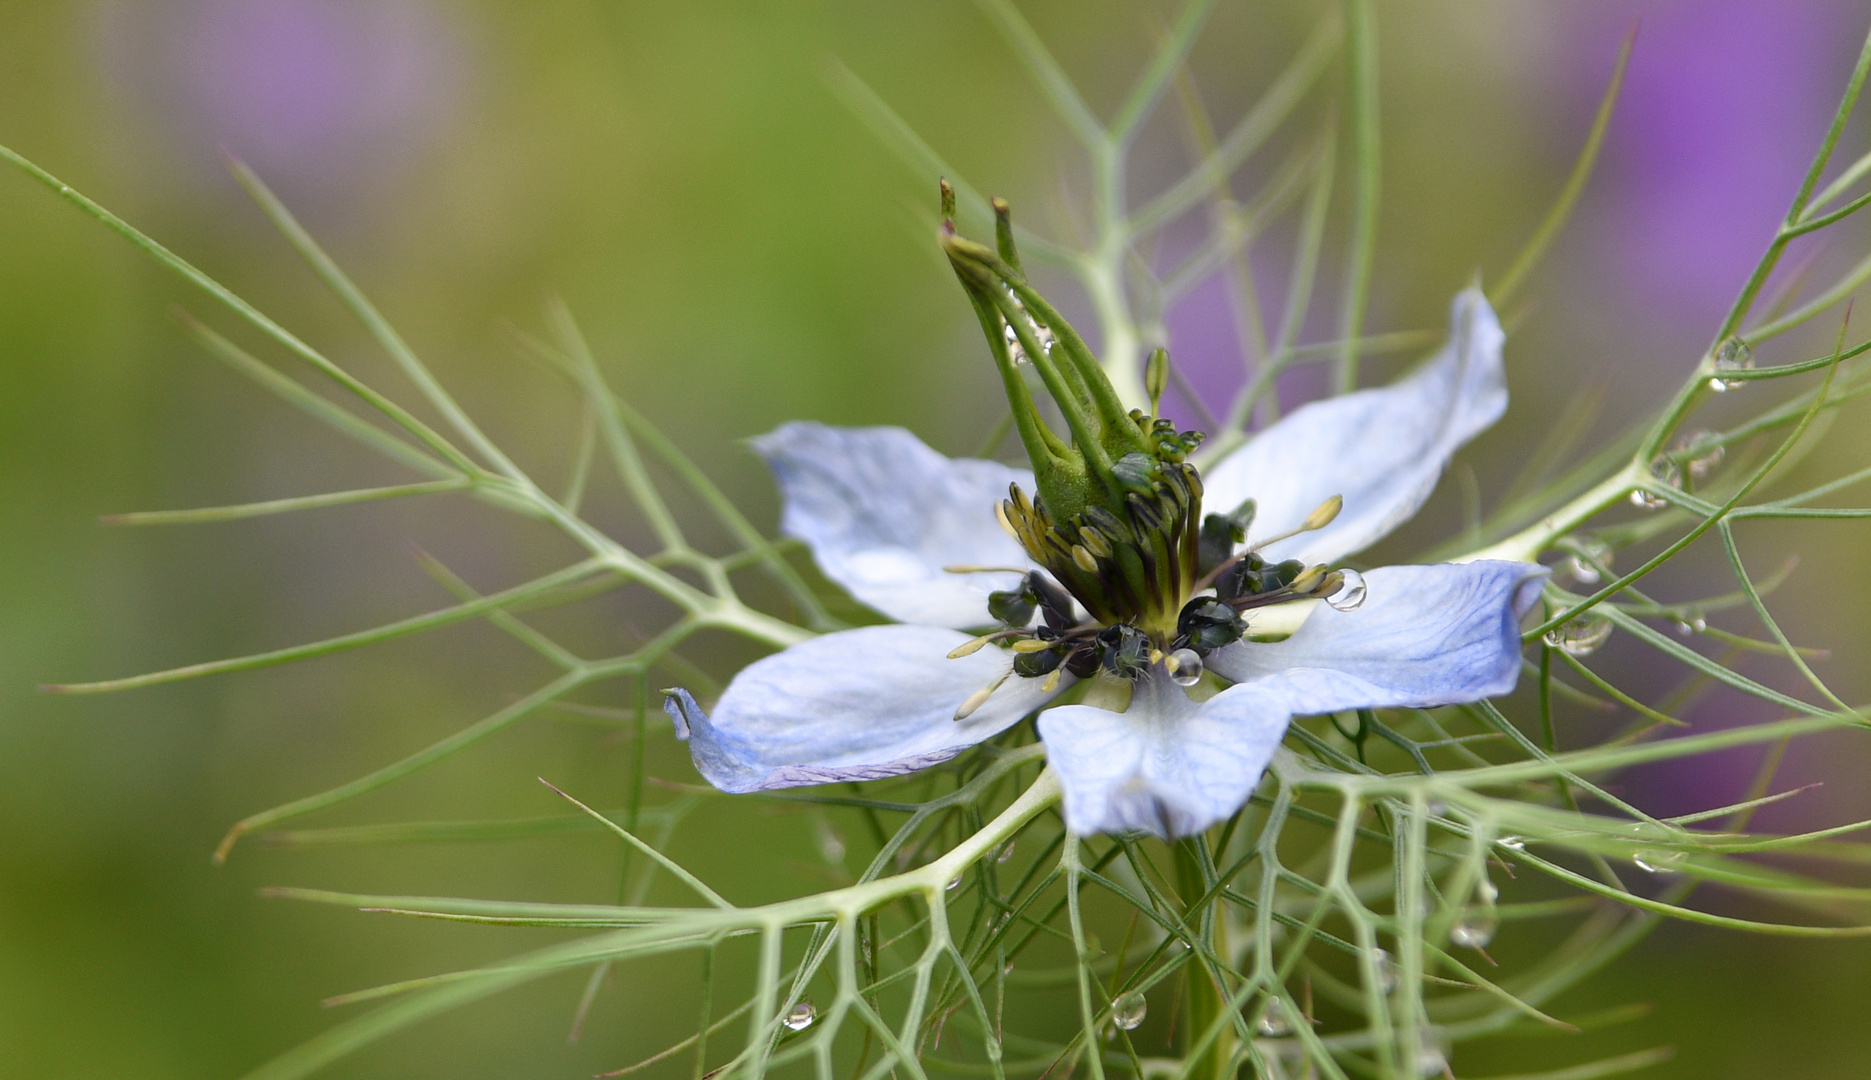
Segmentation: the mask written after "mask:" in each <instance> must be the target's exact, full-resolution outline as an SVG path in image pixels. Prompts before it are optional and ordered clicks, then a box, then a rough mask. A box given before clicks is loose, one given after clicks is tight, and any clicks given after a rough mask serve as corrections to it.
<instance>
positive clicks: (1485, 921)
mask: <svg viewBox="0 0 1871 1080" xmlns="http://www.w3.org/2000/svg"><path fill="white" fill-rule="evenodd" d="M1500 925H1501V921H1500V919H1499V918H1497V917H1496V916H1495V914H1494V913H1493V912H1492V911H1471V912H1467V913H1465V914H1464V915H1463V916H1462V917H1461V918H1459V919H1457V920H1455V925H1453V926H1451V927H1449V944H1451V945H1459V946H1460V947H1462V948H1464V949H1485V948H1487V946H1488V942H1490V941H1493V940H1494V932H1495V931H1496V930H1498V929H1500Z"/></svg>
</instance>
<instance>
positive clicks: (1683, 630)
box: [1676, 612, 1709, 637]
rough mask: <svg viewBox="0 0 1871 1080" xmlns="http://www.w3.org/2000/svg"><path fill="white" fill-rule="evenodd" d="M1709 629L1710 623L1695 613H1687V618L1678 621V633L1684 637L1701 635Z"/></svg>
mask: <svg viewBox="0 0 1871 1080" xmlns="http://www.w3.org/2000/svg"><path fill="white" fill-rule="evenodd" d="M1708 628H1709V621H1708V620H1707V619H1704V618H1703V617H1702V616H1701V615H1699V614H1697V613H1695V612H1687V613H1686V617H1685V618H1681V619H1678V620H1676V632H1677V633H1679V634H1681V635H1682V636H1684V637H1688V636H1689V635H1691V634H1700V633H1701V632H1702V631H1704V630H1707V629H1708Z"/></svg>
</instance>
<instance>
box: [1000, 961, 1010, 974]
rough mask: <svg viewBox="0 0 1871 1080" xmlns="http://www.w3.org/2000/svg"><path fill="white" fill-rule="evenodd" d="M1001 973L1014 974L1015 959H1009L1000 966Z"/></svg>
mask: <svg viewBox="0 0 1871 1080" xmlns="http://www.w3.org/2000/svg"><path fill="white" fill-rule="evenodd" d="M1000 973H1001V974H1002V975H1012V974H1013V961H1012V960H1009V961H1007V962H1006V963H1005V964H1002V965H1001V966H1000Z"/></svg>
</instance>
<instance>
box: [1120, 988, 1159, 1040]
mask: <svg viewBox="0 0 1871 1080" xmlns="http://www.w3.org/2000/svg"><path fill="white" fill-rule="evenodd" d="M1149 1012H1150V1003H1149V1002H1147V1001H1145V1000H1144V999H1143V995H1142V994H1139V993H1137V992H1136V991H1134V990H1133V991H1131V992H1130V993H1128V994H1125V995H1123V996H1122V997H1120V998H1118V999H1117V1000H1116V1001H1113V1002H1112V1003H1111V1022H1112V1023H1113V1024H1116V1025H1117V1026H1118V1027H1121V1028H1123V1029H1124V1030H1125V1031H1135V1030H1137V1029H1138V1028H1139V1027H1142V1026H1143V1018H1144V1016H1146V1015H1147V1014H1148V1013H1149Z"/></svg>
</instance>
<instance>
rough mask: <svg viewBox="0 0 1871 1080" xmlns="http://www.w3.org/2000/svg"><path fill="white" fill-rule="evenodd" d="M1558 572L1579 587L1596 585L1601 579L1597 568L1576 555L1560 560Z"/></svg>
mask: <svg viewBox="0 0 1871 1080" xmlns="http://www.w3.org/2000/svg"><path fill="white" fill-rule="evenodd" d="M1559 572H1560V573H1562V574H1564V575H1566V576H1567V577H1569V578H1571V579H1572V580H1574V581H1576V582H1578V583H1579V584H1581V585H1596V584H1598V582H1599V581H1600V580H1601V579H1602V575H1600V574H1599V573H1598V568H1597V567H1595V566H1593V565H1591V564H1590V563H1587V562H1585V561H1584V560H1583V559H1580V558H1579V557H1578V556H1577V555H1568V556H1566V557H1565V558H1564V559H1561V560H1560V561H1559Z"/></svg>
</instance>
